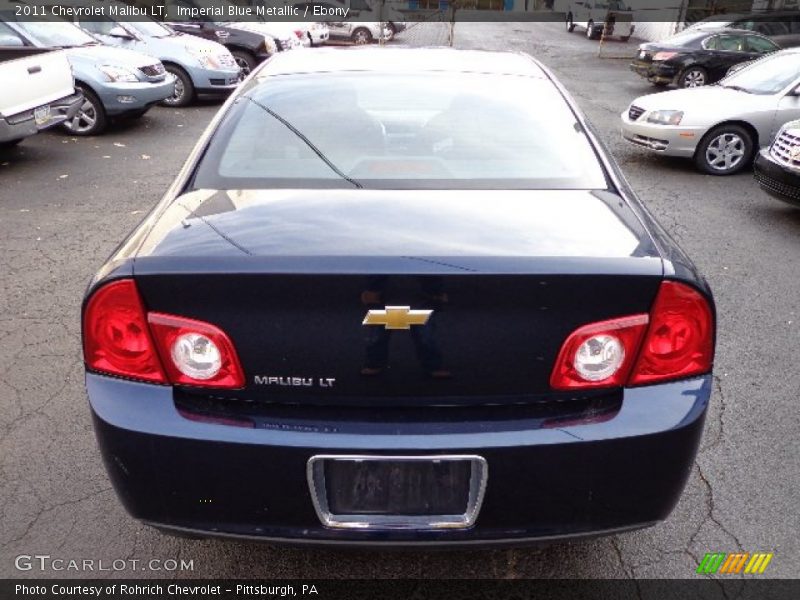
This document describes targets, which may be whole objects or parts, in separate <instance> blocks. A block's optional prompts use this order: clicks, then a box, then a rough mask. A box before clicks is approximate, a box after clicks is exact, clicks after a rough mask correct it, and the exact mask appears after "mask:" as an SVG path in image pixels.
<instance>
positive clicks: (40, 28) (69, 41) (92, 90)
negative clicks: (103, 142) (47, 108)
mask: <svg viewBox="0 0 800 600" xmlns="http://www.w3.org/2000/svg"><path fill="white" fill-rule="evenodd" d="M7 18H8V13H3V16H2V17H0V19H3V20H0V23H2V25H3V26H4V30H5V36H4V38H3V39H5V40H6V43H9V42H10V43H11V44H13V45H14V46H12V48H11V49H10V48H9V47H8V46H6V47H5V48H4V50H5V51H12V50H13V48H16V49H17V50H19V51H21V52H23V53H24V52H27V51H29V49H30V48H39V49H43V50H45V49H57V48H67V50H66V51H65V53H66V56H67V58H68V59H69V62H70V65H71V67H72V71H73V73H74V76H75V88H76V89H77V90H78V91H79V92H80V93H81V95H82V96H83V101H82V103H81V106H80V109H79V110H78V111H77V112H74V113H71V115H72V116H71V118H70V119H68V120H66V121H64V123H63V125H62V126H63V127H64V129H66V130H67V131H69V132H70V133H72V134H73V135H97V134H99V133H102V132H103V131H104V130H105V128H106V125H107V124H108V121H109V119H112V118H116V117H127V118H138V117H141V116H142V115H144V114H145V113H146V112H147V111H148V110H150V108H151V107H153V106H154V105H156V104H158V103H159V102H162V101H163V100H164V99H165V98H169V97H171V96H172V94H173V90H174V87H175V79H174V78H173V77H172V76H168V75H167V74H166V73H165V70H164V65H162V64H161V62H160V61H159V60H158V59H157V58H153V57H152V56H147V55H146V54H141V53H139V52H132V51H130V50H121V49H118V48H109V47H107V46H103V45H101V44H100V42H99V41H98V40H97V39H96V38H94V37H92V36H91V35H89V34H88V33H86V32H85V31H82V30H81V29H79V28H78V27H76V26H74V25H72V24H71V23H67V22H65V21H45V20H43V19H39V20H31V19H32V17H24V18H25V19H26V20H25V21H10V20H6V19H7ZM12 38H16V39H15V40H14V41H11V40H12Z"/></svg>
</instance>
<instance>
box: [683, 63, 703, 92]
mask: <svg viewBox="0 0 800 600" xmlns="http://www.w3.org/2000/svg"><path fill="white" fill-rule="evenodd" d="M677 83H678V87H680V88H692V87H702V86H704V85H706V84H707V83H708V71H706V70H705V69H704V68H703V67H698V66H696V65H692V66H690V67H686V68H685V69H684V70H683V71H681V73H680V75H678V81H677Z"/></svg>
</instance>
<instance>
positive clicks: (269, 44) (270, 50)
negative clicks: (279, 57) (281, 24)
mask: <svg viewBox="0 0 800 600" xmlns="http://www.w3.org/2000/svg"><path fill="white" fill-rule="evenodd" d="M264 48H266V50H267V54H275V53H276V52H277V51H278V44H276V43H275V40H274V39H272V38H271V37H269V36H264Z"/></svg>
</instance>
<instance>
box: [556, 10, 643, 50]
mask: <svg viewBox="0 0 800 600" xmlns="http://www.w3.org/2000/svg"><path fill="white" fill-rule="evenodd" d="M564 12H565V13H566V18H567V33H572V31H573V30H574V29H575V26H576V25H577V26H579V27H581V28H582V29H583V30H584V31H586V37H588V38H589V39H590V40H596V39H600V36H601V35H603V32H604V30H605V35H606V36H617V37H619V38H620V39H621V40H622V41H623V42H627V41H628V40H629V39H630V38H631V36H632V35H633V32H634V31H635V29H636V26H635V25H634V24H633V12H632V11H631V9H630V8H629V7H628V6H627V5H626V4H625V3H624V2H622V1H621V0H568V1H567V2H566V9H565V10H564ZM609 17H611V18H609Z"/></svg>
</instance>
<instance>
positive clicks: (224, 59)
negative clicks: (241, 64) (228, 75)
mask: <svg viewBox="0 0 800 600" xmlns="http://www.w3.org/2000/svg"><path fill="white" fill-rule="evenodd" d="M219 64H221V65H222V66H223V67H228V68H231V69H233V68H236V61H235V60H234V59H233V55H231V54H221V55H220V57H219Z"/></svg>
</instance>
